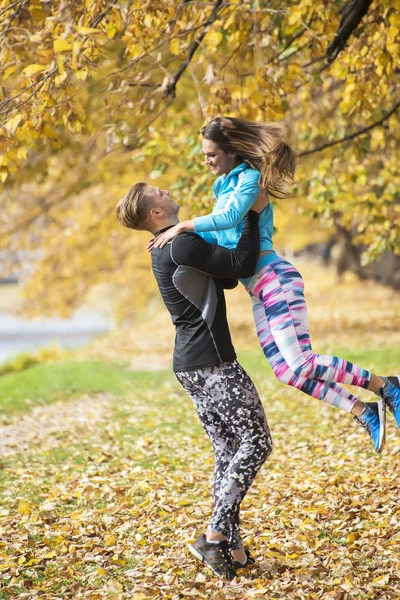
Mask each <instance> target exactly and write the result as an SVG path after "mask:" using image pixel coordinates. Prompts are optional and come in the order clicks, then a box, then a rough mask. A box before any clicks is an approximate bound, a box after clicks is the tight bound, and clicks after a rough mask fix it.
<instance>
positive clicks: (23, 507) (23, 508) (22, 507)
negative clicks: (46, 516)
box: [17, 500, 32, 515]
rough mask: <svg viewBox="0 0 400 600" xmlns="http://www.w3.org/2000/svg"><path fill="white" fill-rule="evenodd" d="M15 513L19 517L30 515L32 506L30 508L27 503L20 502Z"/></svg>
mask: <svg viewBox="0 0 400 600" xmlns="http://www.w3.org/2000/svg"><path fill="white" fill-rule="evenodd" d="M17 512H18V514H20V515H30V514H31V512H32V506H31V504H29V502H25V501H24V500H21V501H20V502H19V503H18V509H17Z"/></svg>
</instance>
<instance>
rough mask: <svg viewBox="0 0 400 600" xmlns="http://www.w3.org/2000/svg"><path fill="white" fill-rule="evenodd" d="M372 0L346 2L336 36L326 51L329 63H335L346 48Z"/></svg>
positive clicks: (349, 0) (350, 0)
mask: <svg viewBox="0 0 400 600" xmlns="http://www.w3.org/2000/svg"><path fill="white" fill-rule="evenodd" d="M372 2H373V0H348V2H347V4H345V6H344V7H343V9H342V13H343V14H342V19H341V21H340V25H339V29H338V32H337V33H336V37H335V39H334V40H333V42H331V44H330V45H329V46H328V49H327V51H326V59H327V64H328V65H330V64H331V63H333V61H334V60H335V59H336V58H337V57H338V55H339V54H340V52H341V51H342V50H343V49H344V48H345V46H346V44H347V40H348V39H349V37H350V36H351V34H352V33H353V31H354V30H355V29H357V27H358V25H359V24H360V22H361V21H362V19H363V17H364V16H365V15H366V14H367V12H368V9H369V7H370V6H371V4H372Z"/></svg>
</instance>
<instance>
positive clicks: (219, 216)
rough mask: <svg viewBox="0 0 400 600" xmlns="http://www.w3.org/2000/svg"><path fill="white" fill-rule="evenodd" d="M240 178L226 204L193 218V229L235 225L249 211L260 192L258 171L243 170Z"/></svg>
mask: <svg viewBox="0 0 400 600" xmlns="http://www.w3.org/2000/svg"><path fill="white" fill-rule="evenodd" d="M241 176H242V180H241V181H240V182H239V185H238V186H237V188H236V189H235V190H233V191H232V193H231V195H230V197H229V198H228V200H227V202H226V205H225V206H224V207H223V208H222V209H221V210H217V211H214V212H212V213H210V214H209V215H205V216H204V217H196V218H195V219H193V224H194V231H195V232H196V233H200V232H203V231H215V230H217V231H219V230H220V229H230V228H231V227H236V225H238V224H239V223H241V222H242V221H243V219H244V216H245V215H246V214H247V213H248V212H249V210H250V209H251V207H252V206H253V204H254V203H255V201H256V200H257V197H258V195H259V193H260V184H259V179H260V173H259V172H258V171H255V170H254V169H249V170H248V171H244V172H243V173H242V174H241V175H239V177H241Z"/></svg>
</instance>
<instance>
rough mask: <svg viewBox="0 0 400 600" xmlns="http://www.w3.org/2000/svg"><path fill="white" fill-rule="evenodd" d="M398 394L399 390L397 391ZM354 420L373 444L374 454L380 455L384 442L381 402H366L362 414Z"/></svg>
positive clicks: (384, 416) (383, 413)
mask: <svg viewBox="0 0 400 600" xmlns="http://www.w3.org/2000/svg"><path fill="white" fill-rule="evenodd" d="M399 392H400V389H399ZM354 420H355V421H357V423H360V425H362V427H364V429H365V431H366V432H367V433H369V435H370V436H371V437H372V441H373V442H374V447H375V450H376V452H379V453H381V452H382V450H383V448H384V446H385V440H386V412H385V407H384V404H383V401H382V400H378V402H368V404H366V405H365V408H364V410H363V412H362V413H361V414H360V415H356V416H355V417H354Z"/></svg>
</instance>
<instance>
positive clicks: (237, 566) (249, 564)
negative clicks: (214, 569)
mask: <svg viewBox="0 0 400 600" xmlns="http://www.w3.org/2000/svg"><path fill="white" fill-rule="evenodd" d="M244 551H245V552H246V562H245V563H241V562H239V561H238V560H234V559H232V566H233V568H234V569H247V568H248V567H252V566H253V565H255V564H256V561H255V560H254V558H253V557H252V556H251V554H250V551H249V550H247V548H245V549H244Z"/></svg>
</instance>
